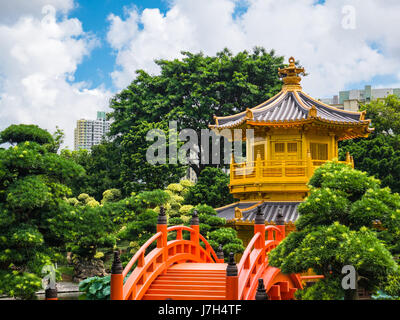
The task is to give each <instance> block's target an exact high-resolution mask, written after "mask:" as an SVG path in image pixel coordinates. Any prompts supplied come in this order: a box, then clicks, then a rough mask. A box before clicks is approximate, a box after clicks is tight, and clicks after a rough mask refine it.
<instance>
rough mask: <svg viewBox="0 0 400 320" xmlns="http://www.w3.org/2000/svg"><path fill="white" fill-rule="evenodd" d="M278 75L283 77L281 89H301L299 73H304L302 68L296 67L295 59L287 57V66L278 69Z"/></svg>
mask: <svg viewBox="0 0 400 320" xmlns="http://www.w3.org/2000/svg"><path fill="white" fill-rule="evenodd" d="M278 74H279V77H281V78H283V83H284V86H283V88H282V89H283V90H289V91H292V90H301V86H300V81H301V78H300V77H299V74H301V75H305V73H304V68H297V67H296V64H295V59H294V58H293V57H290V58H289V66H288V67H286V68H283V69H280V68H279V69H278Z"/></svg>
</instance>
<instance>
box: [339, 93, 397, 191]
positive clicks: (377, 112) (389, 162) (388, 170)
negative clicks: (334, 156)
mask: <svg viewBox="0 0 400 320" xmlns="http://www.w3.org/2000/svg"><path fill="white" fill-rule="evenodd" d="M360 110H365V111H366V116H365V118H366V119H371V125H372V127H374V128H375V130H374V133H372V134H370V136H369V137H368V138H359V139H354V140H348V141H342V142H341V143H340V149H339V155H340V159H344V158H345V157H346V153H347V152H350V154H351V155H352V156H353V157H354V163H355V168H356V169H359V170H363V171H367V172H368V173H369V174H370V175H374V176H375V177H376V178H378V179H380V180H381V181H382V185H383V186H388V187H390V189H391V190H392V191H393V192H400V98H398V97H396V96H394V95H391V96H388V97H387V98H385V99H383V100H382V99H379V100H374V101H372V102H371V103H369V104H366V105H362V106H361V107H360Z"/></svg>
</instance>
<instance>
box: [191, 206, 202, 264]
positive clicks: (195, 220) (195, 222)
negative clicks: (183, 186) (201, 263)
mask: <svg viewBox="0 0 400 320" xmlns="http://www.w3.org/2000/svg"><path fill="white" fill-rule="evenodd" d="M190 227H191V228H192V229H193V230H194V232H191V233H190V241H192V242H193V243H195V245H196V249H195V256H196V257H197V258H199V259H200V237H199V234H200V226H199V216H198V214H197V210H194V211H193V215H192V220H191V222H190Z"/></svg>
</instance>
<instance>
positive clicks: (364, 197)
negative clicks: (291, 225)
mask: <svg viewBox="0 0 400 320" xmlns="http://www.w3.org/2000/svg"><path fill="white" fill-rule="evenodd" d="M309 186H310V188H311V191H310V195H309V196H308V197H307V198H306V200H305V201H304V202H303V203H301V204H300V205H299V208H298V210H299V213H300V218H299V219H298V221H297V222H296V229H297V230H298V231H297V232H293V233H291V234H289V236H288V237H286V238H285V239H284V241H282V243H281V244H280V245H279V246H278V247H277V248H276V249H275V250H273V251H272V252H271V253H270V264H271V265H273V266H276V267H279V268H281V269H282V271H283V272H285V273H293V272H294V273H299V272H306V271H307V270H309V269H310V268H311V269H313V270H314V272H316V273H317V274H322V275H324V276H325V279H323V280H321V281H320V283H318V284H317V285H316V287H314V286H313V287H312V289H311V288H308V289H306V290H305V291H304V292H301V293H299V297H302V298H304V299H319V298H320V297H321V296H320V297H318V294H319V293H321V292H322V291H324V292H325V293H324V297H325V298H327V299H337V298H338V297H342V298H343V297H344V290H343V289H342V288H341V286H339V287H335V288H332V287H331V286H332V285H333V284H335V285H337V284H340V279H341V278H342V277H343V275H342V274H341V270H342V267H343V266H344V265H353V266H354V267H355V268H356V270H357V272H358V274H359V276H360V277H361V279H362V280H360V281H359V286H360V287H363V288H366V289H368V290H377V289H379V288H381V289H382V288H383V287H384V286H385V283H386V278H387V277H388V276H389V275H391V274H394V273H395V272H397V270H398V265H397V264H396V263H395V261H394V259H393V255H394V254H398V253H399V246H398V243H399V240H400V239H399V236H400V197H399V195H398V194H392V193H391V192H390V190H389V189H388V188H383V189H382V188H380V182H379V180H377V179H375V178H373V177H369V176H368V175H367V174H366V173H365V172H361V171H358V170H354V169H352V168H351V167H349V166H348V165H346V164H340V163H338V162H328V163H327V164H325V165H323V166H321V167H320V168H318V169H317V170H316V171H315V173H314V175H313V177H312V178H311V179H310V181H309ZM377 223H378V225H377Z"/></svg>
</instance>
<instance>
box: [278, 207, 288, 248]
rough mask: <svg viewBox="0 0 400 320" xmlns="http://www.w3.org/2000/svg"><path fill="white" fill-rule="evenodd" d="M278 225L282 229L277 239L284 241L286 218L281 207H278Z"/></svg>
mask: <svg viewBox="0 0 400 320" xmlns="http://www.w3.org/2000/svg"><path fill="white" fill-rule="evenodd" d="M276 226H277V228H278V229H279V230H280V231H281V232H280V235H279V236H278V237H277V238H278V239H277V240H279V241H282V240H283V239H285V237H286V233H285V218H284V216H283V214H282V209H281V208H279V209H278V215H277V218H276Z"/></svg>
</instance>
